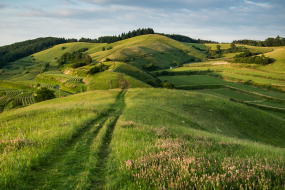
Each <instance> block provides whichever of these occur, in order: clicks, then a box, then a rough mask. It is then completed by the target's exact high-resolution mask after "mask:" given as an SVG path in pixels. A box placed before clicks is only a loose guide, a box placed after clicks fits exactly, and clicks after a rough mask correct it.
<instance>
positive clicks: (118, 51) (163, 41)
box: [88, 34, 205, 68]
mask: <svg viewBox="0 0 285 190" xmlns="http://www.w3.org/2000/svg"><path fill="white" fill-rule="evenodd" d="M108 46H112V47H113V49H111V50H107V51H101V52H97V53H93V54H91V56H92V58H93V59H95V60H96V61H103V60H104V59H106V58H107V57H108V58H110V59H114V60H115V61H121V60H122V59H125V60H128V63H129V64H131V65H134V66H135V67H137V68H142V65H143V64H144V65H147V64H149V63H153V64H155V65H157V66H159V67H162V68H165V67H170V66H171V65H170V64H171V63H173V61H176V62H181V61H184V62H189V60H190V59H191V58H193V59H194V60H195V59H199V60H201V59H204V58H205V55H204V54H203V53H201V52H199V51H198V50H196V49H194V48H192V47H189V46H186V45H184V44H183V43H180V42H178V41H175V40H172V39H170V38H167V37H164V36H160V35H154V34H151V35H144V36H138V37H134V38H130V39H127V40H122V41H120V42H116V43H113V44H109V45H108ZM179 49H182V50H186V51H187V53H185V52H183V51H179ZM88 53H91V50H90V51H88Z"/></svg>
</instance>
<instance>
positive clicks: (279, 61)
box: [257, 47, 285, 74]
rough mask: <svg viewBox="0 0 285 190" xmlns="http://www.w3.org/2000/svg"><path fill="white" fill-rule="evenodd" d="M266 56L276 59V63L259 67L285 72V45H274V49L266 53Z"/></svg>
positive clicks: (260, 68)
mask: <svg viewBox="0 0 285 190" xmlns="http://www.w3.org/2000/svg"><path fill="white" fill-rule="evenodd" d="M265 56H267V57H270V58H273V59H275V61H274V63H271V64H270V65H265V66H259V67H258V68H257V69H259V70H262V71H267V72H275V73H282V74H285V47H274V51H272V52H269V53H266V54H265Z"/></svg>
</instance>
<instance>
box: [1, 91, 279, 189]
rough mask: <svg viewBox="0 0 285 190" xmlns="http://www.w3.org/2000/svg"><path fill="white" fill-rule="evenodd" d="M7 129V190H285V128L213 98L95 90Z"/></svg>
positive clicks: (41, 106) (17, 118)
mask: <svg viewBox="0 0 285 190" xmlns="http://www.w3.org/2000/svg"><path fill="white" fill-rule="evenodd" d="M83 98H84V100H85V101H84V104H83V102H82V100H83ZM0 123H1V125H0V126H1V128H0V133H1V134H3V135H1V136H0V142H1V144H0V151H2V152H1V153H2V154H0V160H1V165H0V171H1V172H0V186H1V188H3V187H4V188H5V189H18V188H22V189H68V188H71V189H159V188H161V187H163V188H166V189H167V188H169V187H172V186H173V187H177V188H178V187H180V186H182V185H183V186H184V187H185V188H186V189H189V188H191V187H195V188H197V189H201V188H202V189H203V188H205V187H206V188H212V187H215V188H216V189H220V188H223V187H224V188H226V187H230V188H232V189H233V188H234V189H238V188H240V187H242V188H249V187H251V188H253V187H254V186H253V183H254V184H255V185H258V186H259V187H260V188H266V187H270V189H283V188H284V183H283V176H282V175H283V174H284V170H283V169H284V167H285V164H284V163H285V162H284V156H285V153H284V147H285V140H284V138H283V137H284V135H285V121H284V120H282V118H279V117H277V116H275V115H272V114H269V112H264V111H261V110H259V109H256V108H252V107H249V106H246V105H243V104H238V103H235V102H230V101H228V100H224V99H223V98H219V97H217V96H213V95H208V94H204V93H199V92H194V91H181V90H167V89H129V90H127V91H121V90H106V91H92V92H87V93H81V94H77V95H73V96H69V97H67V98H61V99H54V100H49V101H45V102H41V103H36V104H32V105H30V106H29V107H25V108H22V109H17V110H11V111H6V112H3V113H2V114H1V115H0ZM158 163H159V164H158ZM268 166H270V167H268ZM248 167H250V168H252V169H248ZM173 171H175V173H173ZM228 173H232V175H227V174H228ZM241 173H242V174H244V175H241ZM265 174H266V175H265ZM162 175H163V176H162ZM208 176H211V178H209V177H208ZM218 176H219V177H218ZM248 176H263V178H264V181H261V180H260V181H258V180H257V181H256V178H255V177H248ZM205 177H206V178H205ZM196 178H199V179H200V180H198V181H196V180H195V179H196ZM213 178H215V179H213ZM169 179H171V180H169ZM245 179H246V180H247V181H248V183H250V185H246V184H247V183H243V181H244V180H245ZM267 182H268V183H267Z"/></svg>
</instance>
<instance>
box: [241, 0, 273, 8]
mask: <svg viewBox="0 0 285 190" xmlns="http://www.w3.org/2000/svg"><path fill="white" fill-rule="evenodd" d="M245 2H246V3H247V4H252V5H256V6H259V7H264V8H271V7H272V6H271V5H269V4H267V3H255V2H252V1H245Z"/></svg>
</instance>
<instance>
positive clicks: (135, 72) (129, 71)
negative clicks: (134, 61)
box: [104, 62, 156, 84]
mask: <svg viewBox="0 0 285 190" xmlns="http://www.w3.org/2000/svg"><path fill="white" fill-rule="evenodd" d="M104 64H105V63H104ZM113 71H114V72H118V73H123V74H126V75H128V76H131V77H133V78H135V79H137V80H140V81H142V82H144V83H149V82H150V81H151V82H152V83H154V84H155V83H156V82H155V79H154V78H153V77H151V76H150V75H149V74H147V73H146V72H144V71H142V70H140V69H138V68H136V67H134V66H132V65H129V64H126V63H122V62H116V68H115V69H114V70H113Z"/></svg>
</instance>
